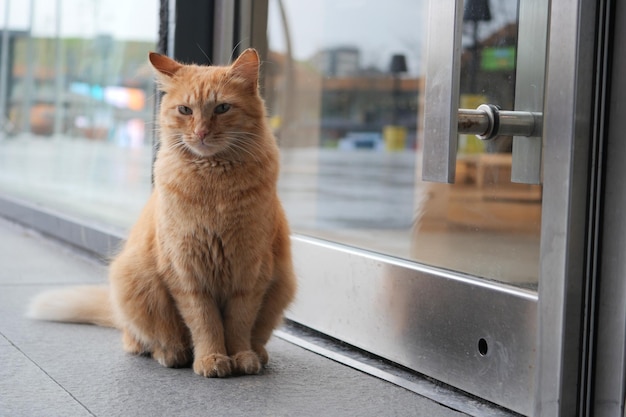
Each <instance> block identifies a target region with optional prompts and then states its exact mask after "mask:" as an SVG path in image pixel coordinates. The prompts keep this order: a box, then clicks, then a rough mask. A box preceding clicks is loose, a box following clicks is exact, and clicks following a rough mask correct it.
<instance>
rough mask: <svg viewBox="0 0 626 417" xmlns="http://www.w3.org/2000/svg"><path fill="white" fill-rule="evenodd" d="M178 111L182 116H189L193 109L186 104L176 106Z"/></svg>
mask: <svg viewBox="0 0 626 417" xmlns="http://www.w3.org/2000/svg"><path fill="white" fill-rule="evenodd" d="M178 112H179V113H180V114H182V115H184V116H189V115H190V114H192V113H193V110H191V109H190V108H189V107H187V106H178Z"/></svg>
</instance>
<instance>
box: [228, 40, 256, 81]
mask: <svg viewBox="0 0 626 417" xmlns="http://www.w3.org/2000/svg"><path fill="white" fill-rule="evenodd" d="M230 72H231V74H233V75H235V76H238V77H241V78H243V79H244V80H246V81H247V82H248V84H249V85H250V87H251V88H252V89H253V90H254V92H256V91H257V88H258V83H259V54H258V53H257V51H256V50H254V49H252V48H248V49H246V50H245V51H243V52H242V53H241V55H239V58H237V60H235V62H233V64H232V65H231V67H230Z"/></svg>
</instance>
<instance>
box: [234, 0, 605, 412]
mask: <svg viewBox="0 0 626 417" xmlns="http://www.w3.org/2000/svg"><path fill="white" fill-rule="evenodd" d="M566 3H567V2H565V1H556V0H555V1H553V2H552V4H551V5H550V4H548V2H547V1H539V0H520V1H517V0H498V1H495V0H484V1H479V0H466V1H465V2H463V1H461V0H456V1H454V2H453V1H450V2H440V1H431V2H430V3H429V2H428V1H427V0H421V1H414V0H410V1H409V0H395V1H390V2H385V3H384V4H383V3H380V2H374V1H359V2H354V1H348V0H345V1H336V0H335V1H319V2H300V1H297V0H270V1H268V2H267V3H264V2H240V4H239V6H238V9H237V10H235V11H234V12H233V13H235V14H236V13H239V17H240V19H241V21H242V22H244V23H243V24H241V25H240V28H239V38H240V39H238V40H239V41H240V44H239V47H240V48H242V47H245V46H248V45H251V46H255V47H257V48H258V49H260V50H261V51H262V52H263V53H264V55H265V57H264V63H263V74H264V83H263V86H262V88H263V93H264V96H265V98H266V102H267V106H268V113H269V117H270V118H271V123H272V126H273V128H274V130H275V133H276V136H277V138H278V140H279V143H280V146H281V151H282V156H283V160H282V175H281V178H280V184H279V186H280V193H281V198H282V200H283V203H284V205H285V207H286V209H287V212H288V215H289V218H290V222H291V225H292V229H293V233H294V237H293V245H294V255H295V263H296V269H297V272H298V276H299V280H300V288H299V296H298V299H297V301H296V303H295V304H294V306H293V307H292V308H291V310H290V312H289V313H288V318H289V319H291V320H293V321H296V322H299V323H302V324H304V325H306V326H308V327H311V328H314V329H317V330H319V331H321V332H323V333H325V334H328V335H330V336H333V337H336V338H338V339H340V340H342V341H345V342H347V343H350V344H352V345H354V346H357V347H359V348H362V349H365V350H367V351H369V352H372V353H374V354H377V355H380V356H383V357H385V358H387V359H390V360H392V361H394V362H397V363H399V364H401V365H404V366H406V367H408V368H410V369H413V370H415V371H417V372H420V373H423V374H425V375H428V376H429V377H433V378H435V379H437V380H440V381H442V382H444V383H447V384H450V385H452V386H454V387H457V388H459V389H461V390H464V391H466V392H469V393H471V394H473V395H476V396H479V397H481V398H483V399H486V400H488V401H491V402H493V403H496V404H499V405H501V406H504V407H506V408H508V409H510V410H513V411H516V412H519V413H523V414H533V412H534V411H535V407H536V406H535V404H544V403H545V404H549V403H550V402H551V401H552V400H553V399H554V398H557V400H555V401H556V402H557V403H558V402H559V401H563V402H562V403H561V405H559V406H557V408H558V407H562V410H567V407H568V406H569V405H570V402H575V400H574V398H578V394H576V393H574V394H571V395H569V394H562V387H564V386H566V385H567V383H566V382H564V380H565V378H564V375H565V374H566V373H567V372H574V373H577V372H578V371H579V368H578V359H576V360H574V356H573V354H574V352H575V351H576V352H578V353H580V351H579V350H578V347H579V342H577V341H576V342H575V343H572V344H571V346H573V345H575V346H576V347H572V348H567V347H565V348H564V350H561V351H560V352H559V351H558V346H560V347H562V348H563V347H564V346H565V345H567V342H568V341H574V339H576V337H578V338H580V336H581V333H580V331H578V332H576V331H571V330H572V329H573V327H575V326H576V325H578V326H579V327H580V326H581V323H582V318H581V316H580V314H579V313H580V300H581V297H582V296H583V294H582V292H583V290H582V288H583V286H584V285H583V278H582V275H581V276H580V277H579V276H578V275H571V274H570V272H572V271H573V272H574V273H576V271H577V268H579V267H580V266H581V265H582V262H583V260H584V254H580V255H581V256H580V257H574V258H572V256H571V254H572V253H577V254H579V253H578V252H576V251H577V250H578V249H579V248H581V247H584V224H585V221H586V217H585V216H586V214H585V213H586V206H587V202H586V200H585V197H584V196H585V195H586V192H587V188H586V187H587V180H586V176H587V173H588V171H587V164H586V163H584V164H583V163H581V161H577V163H578V164H579V165H577V166H579V171H577V172H579V174H577V175H578V176H576V175H573V174H572V172H573V171H572V164H573V163H574V162H576V157H577V156H579V155H583V154H584V152H585V150H586V149H588V146H589V136H588V135H587V136H585V132H586V133H587V134H588V133H589V126H590V120H589V118H588V119H580V118H579V119H577V121H576V122H574V118H573V117H574V116H573V115H575V114H579V115H580V114H586V115H590V114H592V113H593V112H592V101H591V100H586V101H576V100H571V101H569V102H566V103H565V108H558V109H557V105H556V103H552V104H553V108H546V109H545V111H544V102H546V103H548V104H550V103H551V101H550V98H551V99H552V100H556V97H557V96H558V95H559V94H560V93H559V91H560V92H561V93H562V91H563V90H566V91H568V92H569V93H571V94H573V95H577V94H579V93H581V92H584V91H587V90H586V89H590V88H592V87H591V84H592V83H591V79H592V74H593V68H592V67H589V68H585V71H580V69H581V68H579V66H580V65H582V63H581V62H583V60H582V58H581V56H583V55H584V54H586V53H593V50H594V42H595V37H594V36H590V37H589V34H590V33H593V32H594V31H595V30H596V26H595V23H592V22H590V23H591V24H590V25H589V26H588V28H587V27H586V28H585V29H583V28H582V26H580V23H578V22H579V20H578V18H579V13H580V15H583V14H584V15H585V16H592V17H589V19H592V18H593V16H595V10H596V6H595V5H594V4H593V2H590V1H580V2H579V4H578V8H571V5H568V4H566ZM549 7H551V8H552V11H553V12H554V11H555V10H556V11H558V13H559V17H553V19H552V20H551V21H548V16H549ZM565 10H566V11H567V12H568V13H564V12H563V11H565ZM583 12H584V13H583ZM591 12H593V13H591ZM247 22H249V25H248V23H247ZM265 24H266V31H265V32H264V31H259V29H258V28H259V27H265V26H264V25H265ZM566 26H567V27H568V28H569V30H570V31H571V33H570V35H572V36H574V38H572V39H577V38H579V37H581V38H582V36H583V33H582V32H583V31H585V30H586V31H588V33H586V35H585V36H588V38H585V39H590V40H589V41H588V42H586V43H585V42H583V43H576V42H573V41H572V42H570V41H567V42H566V41H564V40H563V39H562V37H560V35H559V37H560V38H561V40H560V41H561V42H562V43H563V45H559V44H558V43H556V40H555V39H556V38H557V37H553V38H552V39H551V40H548V39H547V34H548V32H549V28H550V27H552V28H557V29H559V31H560V30H561V29H562V28H563V27H566ZM245 27H250V28H252V29H250V30H249V31H248V32H245V33H244V31H243V30H242V28H245ZM232 29H233V28H230V30H232ZM255 33H256V35H255ZM259 33H260V34H259ZM235 38H237V36H235ZM235 40H237V39H235ZM550 46H552V50H551V51H550V49H549V48H550ZM546 57H548V60H552V67H551V68H552V71H553V72H552V74H550V73H548V76H547V79H546V78H545V74H546V71H545V68H546V65H545V64H546ZM585 62H592V60H591V61H589V60H588V61H585ZM567 77H570V78H567ZM550 80H552V81H550ZM566 81H569V82H571V84H570V85H567V86H563V85H559V83H563V82H566ZM585 82H587V84H585ZM544 85H545V88H544ZM558 88H561V90H558ZM551 91H552V94H551ZM589 97H590V96H587V98H589ZM568 106H569V107H568ZM568 115H570V118H569V119H568ZM559 118H560V119H559ZM584 122H586V123H587V124H586V125H585V124H584ZM559 123H565V125H567V123H571V127H572V129H570V130H567V131H566V132H565V133H563V132H556V129H557V128H556V126H557V125H558V124H559ZM581 129H583V130H581ZM585 129H586V130H585ZM549 135H552V136H549ZM477 136H479V137H477ZM548 164H549V165H548ZM433 180H434V182H433ZM437 181H442V182H437ZM547 190H550V194H549V195H547ZM565 208H567V212H566V213H565V214H564V213H563V210H564V209H565ZM546 216H547V217H546ZM546 219H547V220H546ZM573 219H578V220H580V221H581V226H580V227H569V226H571V225H572V221H573ZM568 285H569V287H568ZM563 288H568V290H567V291H564V290H563ZM544 293H545V294H550V295H551V298H550V299H549V300H550V301H549V302H546V301H544V302H541V297H542V295H543V294H544ZM565 308H570V312H573V314H569V315H567V314H566V315H563V314H556V313H555V311H557V312H559V311H561V309H565ZM561 312H562V311H561ZM568 326H569V327H568ZM565 328H568V329H569V330H568V331H567V334H566V335H565V336H563V334H564V333H563V331H564V329H565ZM550 332H553V333H554V334H555V335H558V336H550V334H551V333H550ZM559 332H560V333H559ZM557 338H558V340H555V339H557ZM538 340H540V341H543V342H544V343H545V345H541V344H540V343H539V342H538ZM538 347H539V349H538ZM570 351H571V352H570ZM564 352H565V353H564ZM570 353H571V354H572V355H570ZM548 363H555V364H558V366H555V367H552V369H550V370H549V371H548V370H547V369H548V368H550V367H549V366H547V364H548ZM572 363H573V365H572ZM538 364H539V365H545V366H547V367H544V368H543V369H539V368H538V366H537V365H538ZM570 365H571V366H570ZM566 369H568V371H566ZM553 371H554V372H553ZM552 383H554V385H553V386H552V387H550V388H548V385H550V384H552ZM573 388H574V389H573V390H572V391H574V392H576V389H577V387H576V386H574V387H573ZM540 391H541V392H540ZM536 393H537V394H536ZM559 396H560V397H559ZM537 407H539V408H540V406H537ZM546 407H547V408H550V405H546ZM539 408H538V409H539ZM547 408H546V409H547ZM566 414H567V411H565V414H564V415H566Z"/></svg>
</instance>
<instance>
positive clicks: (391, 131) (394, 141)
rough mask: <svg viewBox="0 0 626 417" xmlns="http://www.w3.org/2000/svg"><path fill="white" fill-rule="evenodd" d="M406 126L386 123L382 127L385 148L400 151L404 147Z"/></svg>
mask: <svg viewBox="0 0 626 417" xmlns="http://www.w3.org/2000/svg"><path fill="white" fill-rule="evenodd" d="M406 136H407V132H406V128H405V127H402V126H395V125H387V126H385V127H383V140H384V141H385V150H387V151H401V150H403V149H404V148H405V147H406Z"/></svg>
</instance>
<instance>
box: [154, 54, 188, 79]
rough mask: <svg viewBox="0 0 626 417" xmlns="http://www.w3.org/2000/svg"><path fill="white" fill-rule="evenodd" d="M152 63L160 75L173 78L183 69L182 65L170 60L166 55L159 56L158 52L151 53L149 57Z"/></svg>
mask: <svg viewBox="0 0 626 417" xmlns="http://www.w3.org/2000/svg"><path fill="white" fill-rule="evenodd" d="M149 59H150V63H151V64H152V67H154V69H155V70H157V71H158V72H159V73H160V74H163V75H165V76H167V77H172V76H173V75H174V74H176V71H178V70H179V69H181V68H182V67H183V65H182V64H179V63H178V62H176V61H174V60H173V59H172V58H169V57H167V56H165V55H161V54H157V53H156V52H150V55H149Z"/></svg>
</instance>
